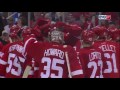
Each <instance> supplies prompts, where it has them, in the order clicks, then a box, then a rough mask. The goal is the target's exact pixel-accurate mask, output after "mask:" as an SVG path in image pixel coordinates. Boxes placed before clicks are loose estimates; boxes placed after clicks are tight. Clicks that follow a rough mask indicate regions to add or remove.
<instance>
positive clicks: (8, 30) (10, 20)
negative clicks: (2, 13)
mask: <svg viewBox="0 0 120 90" xmlns="http://www.w3.org/2000/svg"><path fill="white" fill-rule="evenodd" d="M13 24H14V21H13V18H10V19H9V20H8V25H6V26H5V27H4V30H5V31H6V32H7V33H8V34H10V27H11V26H13Z"/></svg>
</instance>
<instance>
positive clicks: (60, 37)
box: [49, 30, 64, 44]
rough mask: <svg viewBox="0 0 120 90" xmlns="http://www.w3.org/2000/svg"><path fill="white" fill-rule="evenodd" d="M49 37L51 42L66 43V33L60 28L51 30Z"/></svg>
mask: <svg viewBox="0 0 120 90" xmlns="http://www.w3.org/2000/svg"><path fill="white" fill-rule="evenodd" d="M49 39H50V41H51V42H57V43H60V44H63V43H64V33H63V32H61V31H59V30H53V31H51V32H49Z"/></svg>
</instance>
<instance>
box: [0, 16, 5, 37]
mask: <svg viewBox="0 0 120 90" xmlns="http://www.w3.org/2000/svg"><path fill="white" fill-rule="evenodd" d="M3 30H4V26H3V20H2V16H0V36H1V35H2V31H3Z"/></svg>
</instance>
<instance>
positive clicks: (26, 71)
mask: <svg viewBox="0 0 120 90" xmlns="http://www.w3.org/2000/svg"><path fill="white" fill-rule="evenodd" d="M31 68H32V67H31V66H27V67H26V69H25V71H24V73H23V76H22V78H27V77H28V75H29V72H30V70H31Z"/></svg>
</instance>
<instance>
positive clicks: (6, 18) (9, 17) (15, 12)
mask: <svg viewBox="0 0 120 90" xmlns="http://www.w3.org/2000/svg"><path fill="white" fill-rule="evenodd" d="M16 13H17V12H15V13H13V14H11V15H10V16H8V17H7V18H6V19H10V18H11V17H12V16H14V15H15V14H16Z"/></svg>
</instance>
